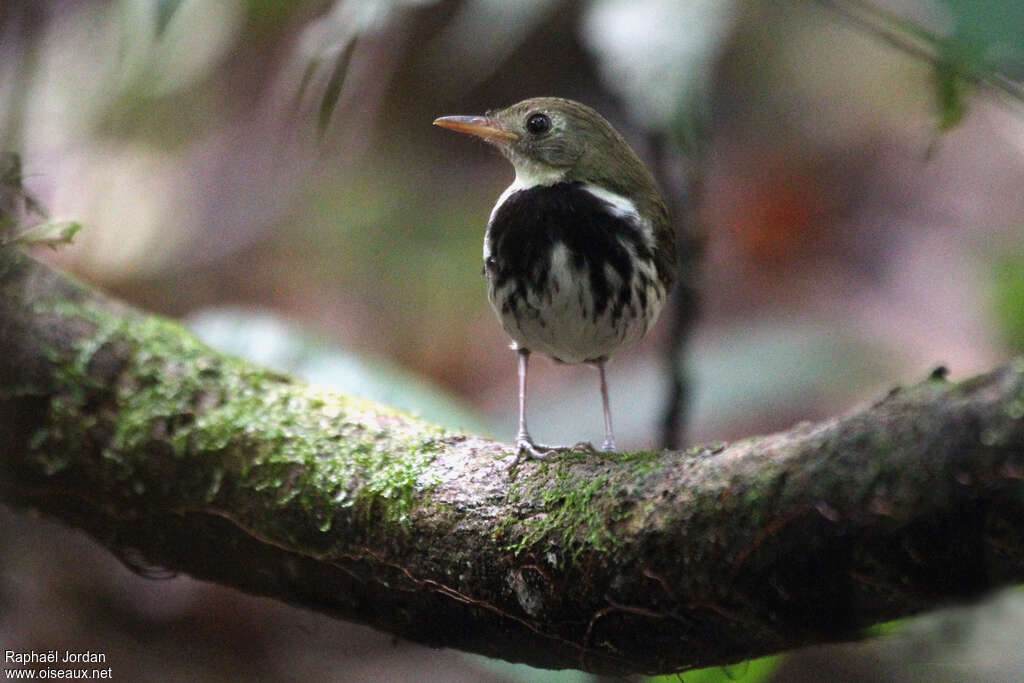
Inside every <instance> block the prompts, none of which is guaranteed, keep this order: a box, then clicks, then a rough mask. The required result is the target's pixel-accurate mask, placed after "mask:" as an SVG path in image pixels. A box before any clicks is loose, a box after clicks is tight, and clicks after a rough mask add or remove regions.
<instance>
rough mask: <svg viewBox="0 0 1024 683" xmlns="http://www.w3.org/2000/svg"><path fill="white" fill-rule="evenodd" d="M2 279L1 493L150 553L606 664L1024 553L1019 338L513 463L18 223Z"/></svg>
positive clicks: (998, 578) (718, 657)
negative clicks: (973, 361) (878, 389)
mask: <svg viewBox="0 0 1024 683" xmlns="http://www.w3.org/2000/svg"><path fill="white" fill-rule="evenodd" d="M0 290H2V291H0V443H2V444H3V445H4V449H3V452H2V454H0V501H3V502H5V503H6V504H8V505H11V506H14V507H17V508H24V509H30V510H37V511H39V512H41V513H43V514H45V515H47V516H51V517H54V518H57V519H60V520H62V521H63V522H65V523H67V524H69V525H72V526H75V527H78V528H81V529H83V530H85V531H86V532H87V533H89V534H90V535H92V536H93V537H94V538H95V539H96V540H97V541H98V542H99V543H101V544H103V545H104V546H106V547H107V548H109V549H110V550H111V551H112V552H114V553H116V554H117V555H118V556H119V557H120V558H122V560H124V561H125V562H126V563H128V564H129V565H130V566H133V567H135V568H136V569H139V570H141V571H143V572H150V571H156V570H160V571H180V572H187V573H188V574H191V575H193V576H196V577H199V578H204V579H208V580H211V581H216V582H219V583H224V584H227V585H231V586H234V587H237V588H240V589H242V590H245V591H249V592H251V593H256V594H259V595H267V596H272V597H276V598H279V599H282V600H285V601H287V602H290V603H294V604H299V605H304V606H306V607H309V608H312V609H316V610H319V611H322V612H326V613H329V614H332V615H336V616H337V617H340V618H344V619H348V620H352V621H357V622H361V623H364V624H369V625H371V626H373V627H375V628H379V629H382V630H385V631H389V632H391V633H394V634H396V635H399V636H402V637H404V638H408V639H410V640H414V641H418V642H421V643H426V644H429V645H434V646H441V647H454V648H459V649H462V650H468V651H472V652H478V653H482V654H484V655H487V656H491V657H500V658H502V659H507V660H511V661H518V662H526V663H528V664H532V665H534V666H539V667H548V668H579V669H584V670H587V671H593V672H598V673H605V674H628V673H666V672H674V671H681V670H685V669H689V668H694V667H701V666H708V665H714V664H726V663H731V662H736V661H740V660H743V659H747V658H751V657H756V656H759V655H764V654H767V653H772V652H778V651H780V650H784V649H788V648H793V647H797V646H801V645H806V644H810V643H819V642H826V641H835V640H843V639H850V638H856V637H858V636H859V635H860V634H861V633H862V629H864V628H865V627H867V626H870V625H872V624H875V623H878V622H882V621H886V620H891V619H894V618H897V617H904V616H908V615H912V614H915V613H918V612H921V611H923V610H927V609H931V608H934V607H936V606H939V605H942V604H946V603H949V602H952V601H958V600H965V599H970V598H973V597H974V596H977V595H979V594H982V593H984V592H986V591H989V590H991V589H993V588H995V587H998V586H1003V585H1006V584H1010V583H1014V582H1019V581H1021V580H1022V579H1024V481H1022V480H1024V417H1022V415H1024V360H1021V359H1019V360H1017V361H1014V362H1012V363H1010V364H1009V365H1007V366H1006V367H1003V368H1000V369H997V370H995V371H993V372H991V373H988V374H986V375H984V376H981V377H977V378H974V379H971V380H968V381H966V382H962V383H959V384H954V383H950V382H948V381H946V380H945V379H944V378H943V377H942V376H941V374H936V375H935V376H934V377H933V378H930V379H929V380H927V381H925V382H923V383H921V384H919V385H916V386H913V387H910V388H904V389H899V390H893V391H892V392H891V393H890V394H889V395H888V396H886V397H884V398H882V399H881V400H879V401H877V402H875V403H873V404H871V405H866V406H863V407H860V408H858V409H856V410H854V411H852V412H850V413H848V414H846V415H843V416H841V417H837V418H834V419H831V420H827V421H824V422H821V423H818V424H801V425H797V426H796V427H794V428H793V429H791V430H790V431H787V432H783V433H779V434H774V435H770V436H765V437H758V438H752V439H747V440H744V441H740V442H737V443H734V444H731V445H728V446H726V445H717V446H713V447H703V448H694V449H691V450H689V451H686V452H677V451H665V452H655V453H649V452H640V453H619V454H584V453H575V452H568V453H563V454H560V455H558V456H557V457H553V458H551V459H550V460H549V461H545V462H527V463H523V464H521V465H519V466H518V467H515V468H512V469H511V470H510V468H509V465H510V464H511V462H512V457H511V450H510V447H509V446H508V445H506V444H501V443H495V442H492V441H488V440H486V439H483V438H480V437H476V436H470V435H464V434H457V433H452V432H447V431H444V430H442V429H440V428H438V427H435V426H433V425H430V424H426V423H423V422H421V421H419V420H417V419H415V418H413V417H411V416H409V415H405V414H402V413H399V412H396V411H394V410H392V409H388V408H386V407H382V406H378V405H374V404H371V403H368V402H365V401H361V400H358V399H353V398H348V397H345V396H340V395H337V394H332V393H329V392H325V391H321V390H318V389H315V388H312V387H310V386H307V385H305V384H302V383H300V382H298V381H296V380H293V379H290V378H288V377H285V376H282V375H279V374H277V373H274V372H270V371H267V370H263V369H260V368H258V367H255V366H252V365H250V364H247V363H244V362H242V361H239V360H235V359H232V358H228V357H224V356H222V355H220V354H218V353H216V352H215V351H212V350H211V349H209V348H207V347H206V346H204V345H203V344H201V343H200V342H198V341H197V340H195V339H194V338H193V337H192V336H191V335H190V334H189V333H188V332H186V331H185V330H184V329H182V328H181V327H179V326H178V325H176V324H174V323H172V322H168V321H165V320H161V319H159V318H154V317H151V316H146V315H144V314H142V313H139V312H137V311H134V310H132V309H130V308H128V307H126V306H124V305H121V304H118V303H116V302H113V301H110V300H108V299H106V298H104V297H102V296H101V295H99V294H97V293H95V292H93V291H91V290H90V289H88V288H87V287H85V286H83V285H81V284H77V283H75V282H73V281H71V280H70V279H69V278H67V277H66V276H64V275H61V274H59V273H57V272H55V271H53V270H51V269H49V268H48V267H46V266H43V265H40V264H39V263H37V262H35V261H33V260H31V259H29V258H27V257H25V256H23V255H21V254H19V253H18V252H16V251H13V250H10V249H8V250H6V251H3V250H0ZM751 371H752V372H753V371H755V369H753V368H752V369H751Z"/></svg>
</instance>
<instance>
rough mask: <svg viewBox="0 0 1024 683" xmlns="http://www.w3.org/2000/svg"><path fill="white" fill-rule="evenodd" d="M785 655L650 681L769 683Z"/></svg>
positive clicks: (661, 677)
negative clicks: (761, 682) (763, 682)
mask: <svg viewBox="0 0 1024 683" xmlns="http://www.w3.org/2000/svg"><path fill="white" fill-rule="evenodd" d="M782 657H783V655H772V656H770V657H761V658H760V659H750V660H747V661H745V662H740V663H738V664H730V665H729V666H711V667H708V668H706V669H697V670H696V671H687V672H686V673H683V674H681V675H678V676H658V677H656V678H652V679H650V680H651V681H652V683H679V681H680V680H682V681H683V683H731V682H732V681H738V682H741V683H760V681H767V680H769V679H770V678H771V677H772V674H773V673H775V670H776V669H777V668H778V667H779V663H780V662H781V661H782Z"/></svg>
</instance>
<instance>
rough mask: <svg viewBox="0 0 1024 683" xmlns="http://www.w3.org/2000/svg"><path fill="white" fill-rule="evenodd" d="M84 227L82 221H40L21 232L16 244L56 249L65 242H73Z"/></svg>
mask: <svg viewBox="0 0 1024 683" xmlns="http://www.w3.org/2000/svg"><path fill="white" fill-rule="evenodd" d="M81 229H82V224H81V223H75V222H72V221H57V222H54V223H40V224H39V225H34V226H32V227H31V228H29V229H28V230H25V231H24V232H22V233H20V234H19V235H18V236H17V237H15V238H14V240H13V241H14V243H15V244H22V245H25V246H27V247H34V246H39V245H45V246H47V247H50V248H51V249H56V248H57V247H59V246H62V245H65V244H71V242H73V241H74V238H75V235H76V234H78V231H79V230H81Z"/></svg>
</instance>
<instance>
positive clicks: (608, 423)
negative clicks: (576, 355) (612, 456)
mask: <svg viewBox="0 0 1024 683" xmlns="http://www.w3.org/2000/svg"><path fill="white" fill-rule="evenodd" d="M604 364H605V361H604V360H603V359H602V360H599V361H597V370H598V372H600V373H601V404H602V405H603V406H604V443H603V444H601V450H602V451H614V450H615V431H614V430H613V429H612V407H611V404H610V403H609V401H608V379H607V378H606V377H605V375H604Z"/></svg>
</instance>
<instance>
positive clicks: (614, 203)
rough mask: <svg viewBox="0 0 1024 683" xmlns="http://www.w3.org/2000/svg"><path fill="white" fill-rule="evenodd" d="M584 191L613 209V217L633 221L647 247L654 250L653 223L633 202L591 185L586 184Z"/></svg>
mask: <svg viewBox="0 0 1024 683" xmlns="http://www.w3.org/2000/svg"><path fill="white" fill-rule="evenodd" d="M583 189H584V190H586V191H587V192H589V193H590V194H592V195H594V196H595V197H597V198H598V199H600V200H601V201H603V202H605V203H606V204H607V205H608V206H609V207H610V208H611V212H612V214H613V215H615V216H618V217H619V218H626V219H628V220H630V221H632V222H633V224H634V225H636V226H637V227H638V228H640V235H641V236H642V237H643V240H644V242H645V243H646V244H647V247H648V248H651V249H653V248H654V229H653V228H652V227H651V222H650V221H649V220H646V219H644V218H641V217H640V210H639V209H637V208H636V204H634V203H633V200H631V199H629V198H628V197H623V196H622V195H621V194H616V193H614V192H612V191H611V190H606V189H604V188H603V187H600V186H598V185H592V184H590V183H586V184H585V185H584V186H583Z"/></svg>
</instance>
